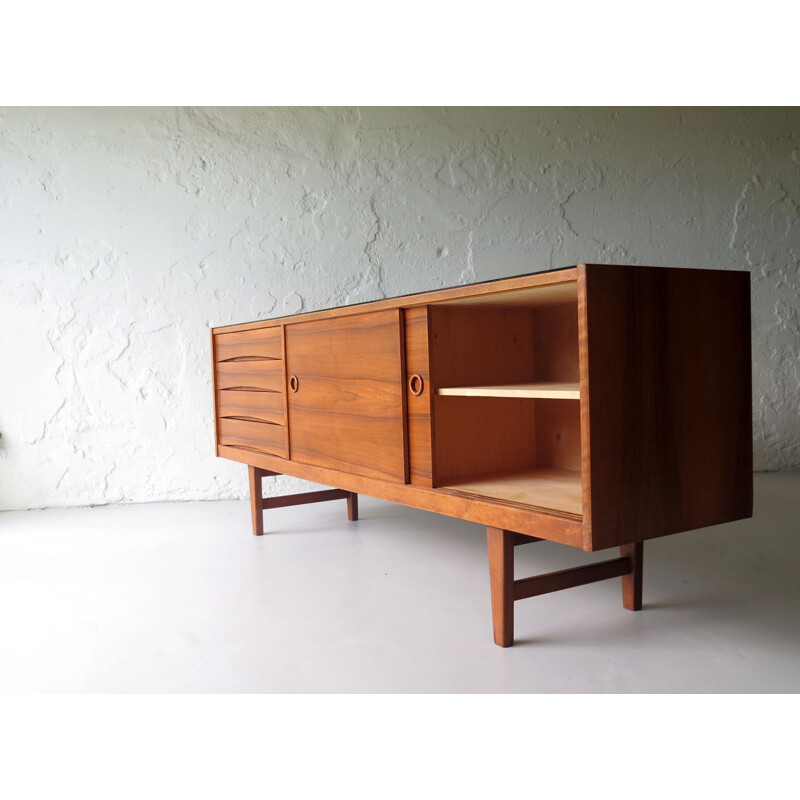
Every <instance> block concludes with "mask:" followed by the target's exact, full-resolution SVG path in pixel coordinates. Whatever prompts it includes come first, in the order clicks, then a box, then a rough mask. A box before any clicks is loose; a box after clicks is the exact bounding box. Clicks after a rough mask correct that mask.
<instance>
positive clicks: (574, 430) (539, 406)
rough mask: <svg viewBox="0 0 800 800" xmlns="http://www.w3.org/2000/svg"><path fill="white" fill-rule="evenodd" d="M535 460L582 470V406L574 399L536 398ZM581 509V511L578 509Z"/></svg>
mask: <svg viewBox="0 0 800 800" xmlns="http://www.w3.org/2000/svg"><path fill="white" fill-rule="evenodd" d="M534 417H535V420H536V464H537V465H538V466H540V467H551V468H553V469H568V470H574V471H576V472H578V473H579V472H580V470H581V464H582V461H581V407H580V403H579V402H577V401H576V400H536V401H535V406H534ZM578 513H580V512H578Z"/></svg>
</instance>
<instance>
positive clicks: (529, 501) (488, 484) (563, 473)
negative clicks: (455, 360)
mask: <svg viewBox="0 0 800 800" xmlns="http://www.w3.org/2000/svg"><path fill="white" fill-rule="evenodd" d="M440 488H441V489H450V490H453V491H457V492H462V493H464V494H473V495H480V496H481V497H488V498H492V499H495V500H506V501H509V502H512V503H520V504H523V505H529V506H537V507H538V508H549V509H553V510H554V511H565V512H566V513H568V514H576V515H578V516H581V515H582V514H583V499H582V491H581V473H580V472H578V471H577V470H567V469H543V468H538V467H532V468H530V469H525V470H514V471H510V472H493V473H489V474H486V475H473V476H469V477H465V478H458V479H455V480H453V481H451V482H450V483H448V484H447V486H441V487H440Z"/></svg>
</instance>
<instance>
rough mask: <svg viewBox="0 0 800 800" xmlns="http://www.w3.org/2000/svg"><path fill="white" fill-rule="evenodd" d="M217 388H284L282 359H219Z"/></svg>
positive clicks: (280, 389) (275, 390)
mask: <svg viewBox="0 0 800 800" xmlns="http://www.w3.org/2000/svg"><path fill="white" fill-rule="evenodd" d="M216 369H217V389H269V390H270V391H273V392H282V391H283V390H284V379H283V361H282V360H274V359H264V360H257V361H221V362H219V363H218V364H217V367H216Z"/></svg>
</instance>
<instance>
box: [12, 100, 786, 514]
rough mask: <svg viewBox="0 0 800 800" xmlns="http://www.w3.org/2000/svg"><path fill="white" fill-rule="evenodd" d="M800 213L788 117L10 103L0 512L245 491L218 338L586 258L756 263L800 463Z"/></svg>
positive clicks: (759, 421) (782, 433)
mask: <svg viewBox="0 0 800 800" xmlns="http://www.w3.org/2000/svg"><path fill="white" fill-rule="evenodd" d="M799 208H800V112H798V111H797V110H792V109H785V110H780V109H754V110H747V109H743V110H736V109H711V110H702V109H700V110H681V109H621V110H614V109H566V110H560V109H486V108H484V109H360V110H357V109H163V108H159V109H0V242H2V247H0V432H1V433H2V438H1V439H0V508H28V507H42V506H51V505H80V504H94V503H113V502H119V501H148V500H164V499H172V500H182V499H190V498H222V497H238V496H241V495H243V494H244V492H245V474H244V473H245V470H244V468H243V467H242V466H241V465H238V464H233V463H230V462H226V461H222V460H217V459H215V458H214V457H213V455H212V447H213V445H212V420H211V392H210V370H209V352H208V327H209V326H210V325H212V324H224V323H231V322H239V321H244V320H249V319H255V318H264V317H268V316H274V315H277V314H286V313H293V312H296V311H300V310H313V309H315V308H320V307H325V306H330V305H335V304H341V303H349V302H353V301H358V300H370V299H376V298H380V297H385V296H391V295H396V294H402V293H406V292H413V291H420V290H425V289H433V288H437V287H442V286H447V285H451V284H458V283H463V282H471V281H474V280H483V279H487V278H495V277H502V276H505V275H509V274H515V273H520V272H527V271H532V270H536V269H546V268H549V267H553V266H566V265H571V264H575V263H578V262H580V261H587V260H589V261H598V262H622V263H634V264H636V263H640V264H663V265H674V266H687V267H712V268H718V269H749V270H751V271H752V274H753V319H754V359H755V364H754V402H755V438H756V440H755V451H756V465H757V467H758V468H760V469H777V468H793V467H797V466H798V465H800V413H798V398H800V365H799V363H798V351H799V350H800V272H799V270H798V259H800V217H799V216H798V209H799ZM272 483H275V482H272ZM291 484H292V482H291V481H289V479H285V482H284V483H283V484H278V485H276V486H273V489H274V490H276V491H282V490H285V489H287V488H288V487H289V486H290V485H291Z"/></svg>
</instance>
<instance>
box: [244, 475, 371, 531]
mask: <svg viewBox="0 0 800 800" xmlns="http://www.w3.org/2000/svg"><path fill="white" fill-rule="evenodd" d="M247 472H248V475H249V478H250V513H251V515H252V517H253V536H262V535H263V534H264V511H266V510H267V509H270V508H286V507H287V506H300V505H305V504H306V503H325V502H327V501H328V500H347V519H349V520H350V521H351V522H355V521H356V520H358V495H357V494H356V493H355V492H346V491H344V490H343V489H323V490H322V491H319V492H301V493H300V494H285V495H281V496H280V497H264V496H263V489H262V479H263V478H266V477H269V476H272V475H278V474H280V473H278V472H270V471H269V470H266V469H259V468H258V467H251V466H248V468H247Z"/></svg>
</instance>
